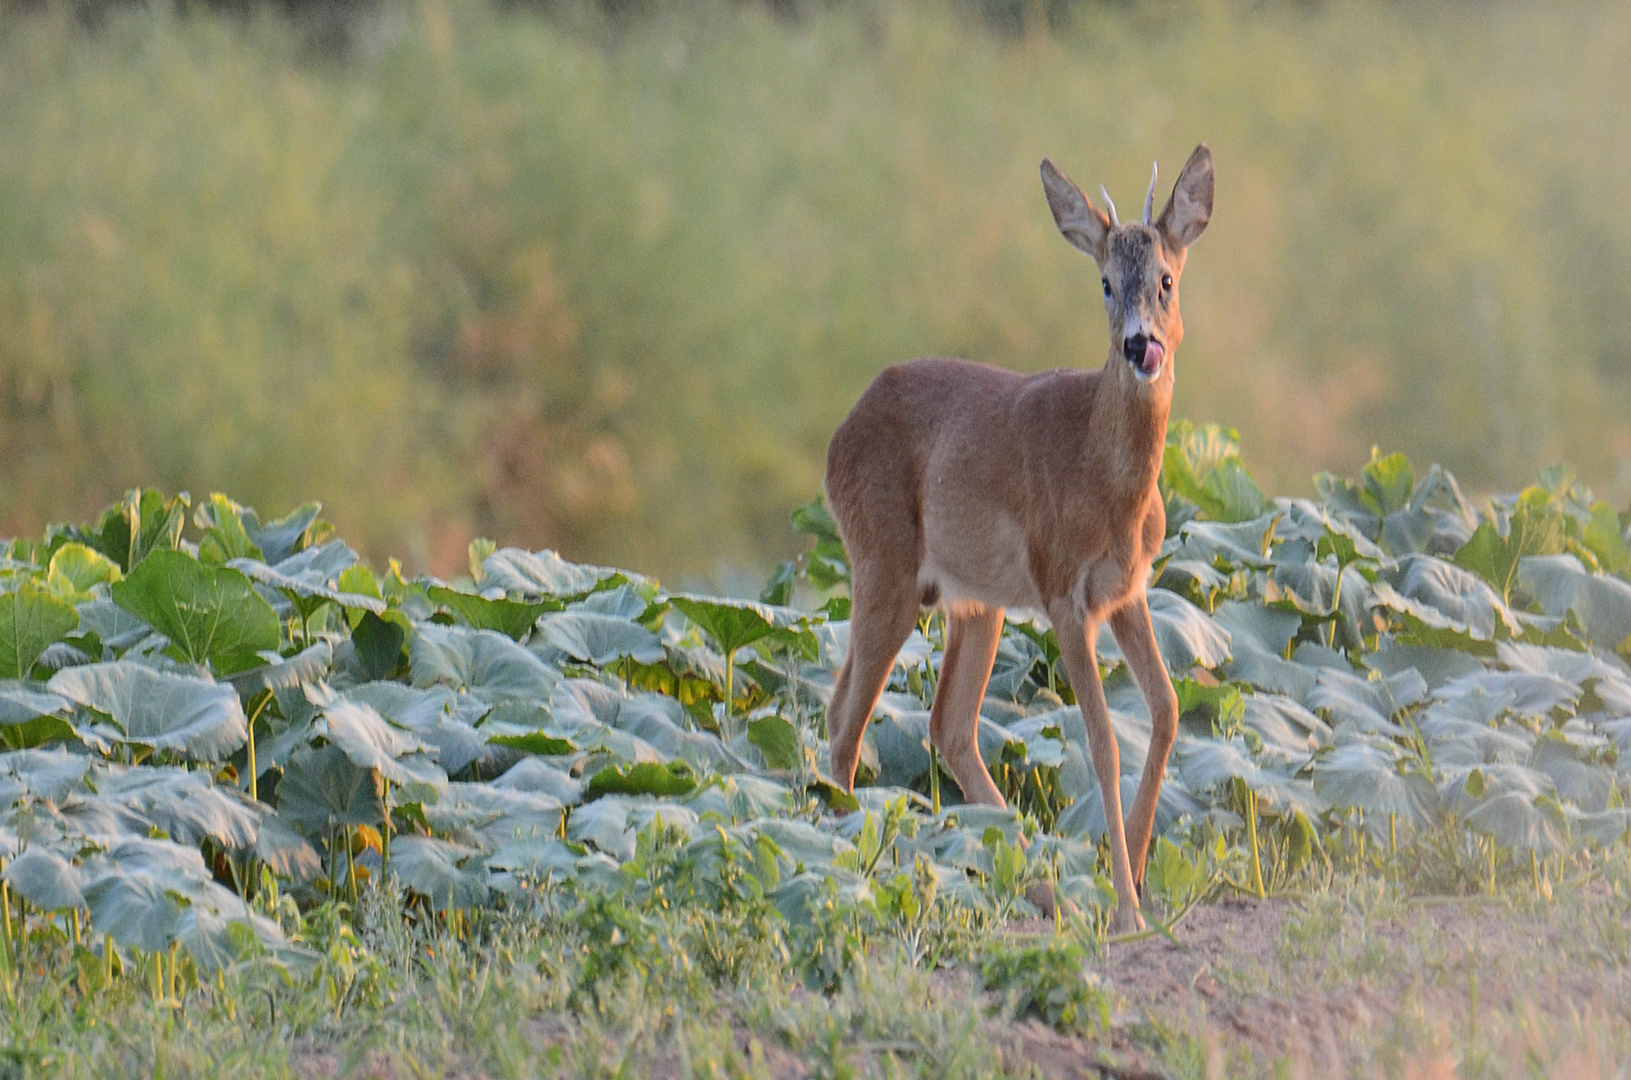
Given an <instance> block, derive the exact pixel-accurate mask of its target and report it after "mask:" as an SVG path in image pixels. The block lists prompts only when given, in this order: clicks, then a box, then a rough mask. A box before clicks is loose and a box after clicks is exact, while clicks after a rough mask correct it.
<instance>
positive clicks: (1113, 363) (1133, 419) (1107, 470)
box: [1088, 349, 1172, 500]
mask: <svg viewBox="0 0 1631 1080" xmlns="http://www.w3.org/2000/svg"><path fill="white" fill-rule="evenodd" d="M1167 363H1168V365H1169V366H1168V369H1167V370H1166V371H1163V372H1162V373H1161V375H1160V377H1159V378H1158V379H1156V381H1155V382H1154V383H1149V384H1146V383H1141V382H1139V381H1138V380H1137V379H1136V378H1135V377H1134V376H1133V375H1132V373H1131V372H1130V371H1128V370H1127V361H1126V360H1124V359H1123V358H1122V356H1121V354H1120V352H1119V351H1116V350H1114V349H1112V350H1111V353H1110V357H1109V359H1108V360H1107V361H1106V363H1105V366H1104V372H1103V374H1102V376H1101V377H1100V380H1099V389H1098V393H1097V394H1095V395H1094V401H1093V415H1092V421H1091V424H1090V430H1091V432H1092V435H1091V437H1090V439H1089V441H1088V447H1089V454H1090V455H1091V456H1092V458H1093V462H1092V464H1093V466H1094V469H1093V471H1094V472H1095V473H1096V474H1097V475H1098V476H1101V477H1103V478H1104V479H1105V481H1106V482H1107V483H1108V485H1109V487H1110V489H1111V491H1112V492H1113V493H1114V494H1116V495H1118V496H1120V497H1122V498H1126V499H1129V500H1131V499H1137V498H1140V497H1142V496H1143V495H1145V494H1146V493H1147V492H1148V491H1149V490H1150V489H1151V488H1152V487H1154V486H1155V482H1156V477H1157V476H1158V475H1160V472H1161V455H1162V452H1163V451H1164V450H1165V449H1166V442H1167V417H1168V415H1169V414H1170V413H1171V411H1172V371H1171V367H1170V364H1171V358H1170V357H1169V358H1168V361H1167Z"/></svg>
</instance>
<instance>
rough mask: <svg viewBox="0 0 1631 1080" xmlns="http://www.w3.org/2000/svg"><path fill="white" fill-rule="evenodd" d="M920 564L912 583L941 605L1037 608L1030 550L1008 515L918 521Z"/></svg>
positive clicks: (1024, 538) (1038, 605)
mask: <svg viewBox="0 0 1631 1080" xmlns="http://www.w3.org/2000/svg"><path fill="white" fill-rule="evenodd" d="M923 524H924V531H925V534H926V535H925V536H924V552H923V563H922V565H921V566H919V568H918V574H917V580H918V586H919V587H920V588H921V589H922V590H923V594H924V595H925V596H937V597H938V598H939V600H940V602H941V603H943V604H945V605H946V606H947V607H956V606H958V605H960V604H968V603H970V602H972V603H976V604H980V605H983V606H986V607H1003V608H1013V609H1028V610H1033V611H1036V610H1040V609H1041V607H1042V599H1041V597H1040V596H1039V595H1038V594H1037V590H1036V584H1035V583H1034V582H1033V581H1032V580H1031V560H1030V548H1029V545H1028V544H1027V542H1026V537H1025V532H1024V530H1023V529H1021V528H1020V526H1019V523H1018V522H1016V521H1014V520H1013V519H1012V518H1008V517H997V518H994V519H989V520H986V521H982V522H980V523H979V524H978V525H977V526H976V527H974V528H962V529H952V528H950V527H948V526H947V525H945V524H942V523H938V522H935V521H932V520H927V519H926V520H925V521H924V523H923Z"/></svg>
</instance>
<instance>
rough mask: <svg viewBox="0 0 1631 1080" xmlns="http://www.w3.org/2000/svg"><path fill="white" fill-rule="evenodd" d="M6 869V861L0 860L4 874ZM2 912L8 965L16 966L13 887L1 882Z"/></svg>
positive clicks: (0, 867) (0, 870) (0, 904)
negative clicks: (13, 939) (12, 912)
mask: <svg viewBox="0 0 1631 1080" xmlns="http://www.w3.org/2000/svg"><path fill="white" fill-rule="evenodd" d="M5 868H6V860H4V859H0V872H4V871H5ZM0 911H3V912H5V924H6V925H5V933H6V963H7V964H8V965H12V966H15V965H13V963H12V962H13V961H14V960H16V959H17V955H16V953H15V952H14V951H13V949H12V944H11V886H10V885H9V884H7V883H6V882H4V881H0Z"/></svg>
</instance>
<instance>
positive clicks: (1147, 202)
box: [1144, 162, 1161, 225]
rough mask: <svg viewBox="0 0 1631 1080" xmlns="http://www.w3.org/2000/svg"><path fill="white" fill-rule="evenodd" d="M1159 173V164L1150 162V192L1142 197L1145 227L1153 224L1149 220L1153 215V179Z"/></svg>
mask: <svg viewBox="0 0 1631 1080" xmlns="http://www.w3.org/2000/svg"><path fill="white" fill-rule="evenodd" d="M1160 171H1161V163H1160V162H1152V163H1151V164H1150V190H1149V191H1148V192H1146V193H1145V195H1144V224H1146V225H1154V224H1155V222H1154V221H1152V220H1150V218H1151V216H1152V215H1153V214H1154V213H1155V178H1156V176H1157V175H1158V174H1159V173H1160Z"/></svg>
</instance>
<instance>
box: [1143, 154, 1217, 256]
mask: <svg viewBox="0 0 1631 1080" xmlns="http://www.w3.org/2000/svg"><path fill="white" fill-rule="evenodd" d="M1211 220H1212V151H1211V150H1210V149H1208V148H1207V145H1206V144H1205V143H1201V145H1199V146H1197V147H1195V152H1194V153H1193V154H1190V155H1189V160H1188V161H1187V162H1185V163H1184V171H1183V172H1181V173H1179V174H1178V182H1177V183H1176V184H1174V185H1173V186H1172V197H1171V198H1169V199H1168V200H1167V206H1166V209H1164V210H1162V211H1161V217H1160V219H1159V220H1157V221H1156V223H1155V224H1156V228H1158V229H1160V230H1161V236H1162V238H1163V239H1165V240H1166V242H1167V246H1168V247H1170V248H1172V249H1173V250H1174V251H1182V250H1184V249H1185V248H1187V247H1188V246H1189V245H1190V244H1193V243H1194V242H1195V241H1196V240H1198V239H1199V238H1200V235H1201V233H1203V232H1205V231H1206V224H1207V222H1209V221H1211Z"/></svg>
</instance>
